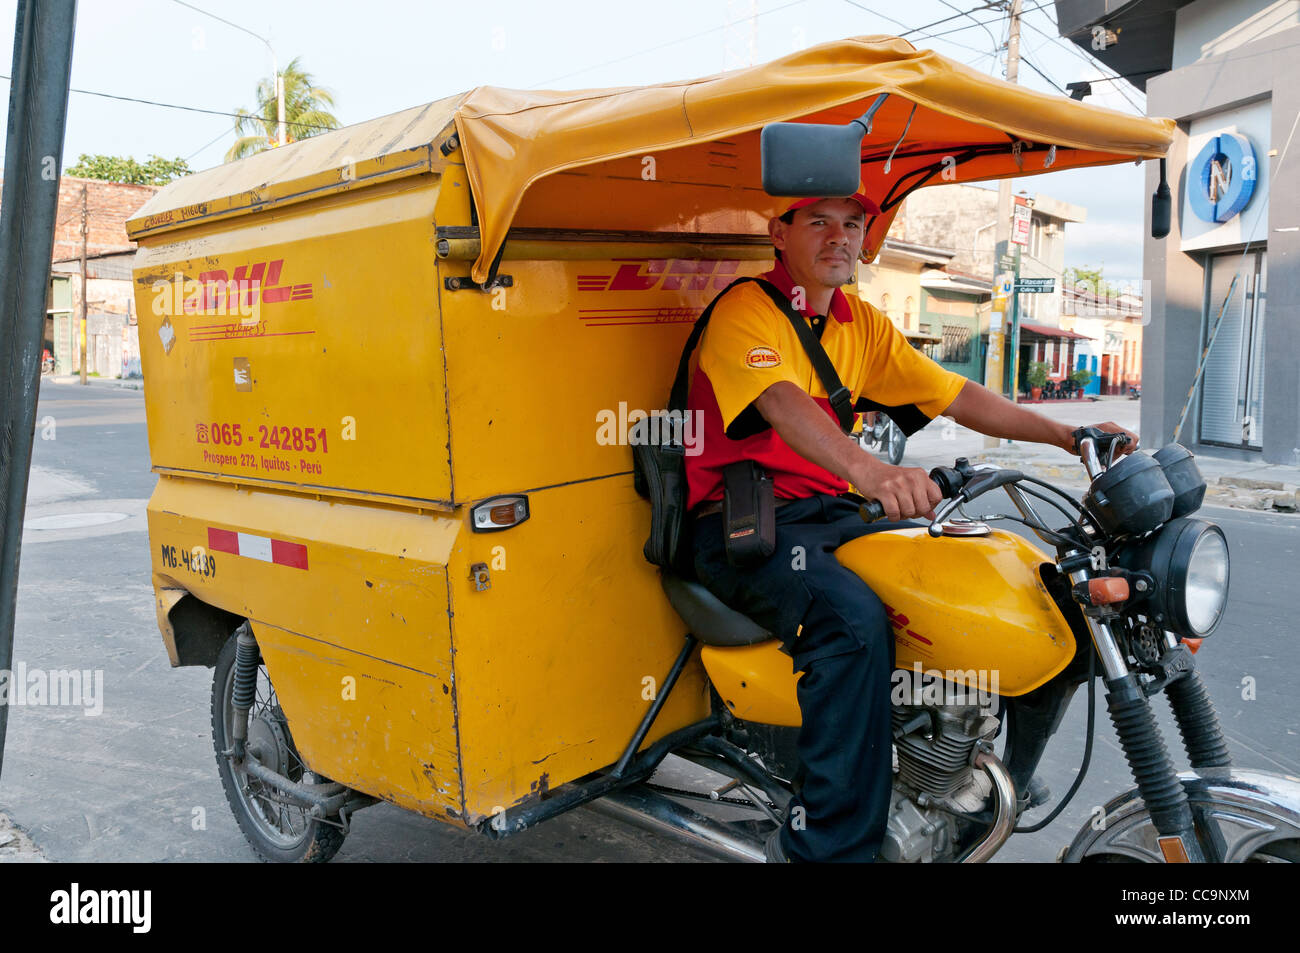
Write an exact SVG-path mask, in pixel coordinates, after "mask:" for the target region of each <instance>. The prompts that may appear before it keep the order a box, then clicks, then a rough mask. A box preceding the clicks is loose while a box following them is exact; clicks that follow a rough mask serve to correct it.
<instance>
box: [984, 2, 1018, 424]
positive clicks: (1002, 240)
mask: <svg viewBox="0 0 1300 953" xmlns="http://www.w3.org/2000/svg"><path fill="white" fill-rule="evenodd" d="M1020 4H1021V0H1011V30H1010V32H1009V34H1008V37H1007V82H1008V83H1015V82H1018V79H1019V76H1020ZM995 236H996V241H995V243H994V246H993V309H992V311H991V312H990V313H989V349H988V354H987V355H986V356H985V360H984V385H985V386H986V387H988V388H989V389H990V390H998V391H1002V392H1003V394H1006V390H1005V389H1004V387H1003V374H1004V371H1005V366H1006V344H1007V334H1008V333H1009V332H1011V331H1012V329H1011V327H1010V324H1009V319H1010V317H1011V302H1012V301H1013V300H1014V297H1013V296H1014V294H1015V284H1014V282H1015V276H1014V263H1013V262H1011V261H1010V256H1009V255H1008V250H1009V248H1010V245H1011V180H1010V179H1002V180H1001V181H1000V182H999V183H998V209H997V229H996V232H995ZM1011 358H1012V360H1011V362H1010V363H1011V364H1012V366H1014V365H1015V355H1011ZM1007 396H1009V397H1010V398H1011V400H1013V401H1014V400H1015V399H1016V382H1015V381H1014V380H1013V381H1012V382H1011V388H1010V394H1008V395H1007ZM998 443H999V440H998V438H996V437H986V438H985V440H984V445H985V446H986V447H996V446H997V445H998Z"/></svg>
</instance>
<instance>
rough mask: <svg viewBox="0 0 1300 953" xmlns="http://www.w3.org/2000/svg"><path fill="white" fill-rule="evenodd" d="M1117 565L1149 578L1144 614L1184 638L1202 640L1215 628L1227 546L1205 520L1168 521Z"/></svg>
mask: <svg viewBox="0 0 1300 953" xmlns="http://www.w3.org/2000/svg"><path fill="white" fill-rule="evenodd" d="M1118 562H1119V563H1120V565H1122V566H1124V567H1125V568H1126V569H1130V570H1134V571H1142V572H1147V573H1149V574H1150V575H1151V576H1152V578H1153V579H1154V580H1155V590H1154V591H1153V592H1152V594H1151V596H1150V598H1149V599H1148V601H1147V610H1146V611H1147V615H1148V616H1150V617H1151V618H1152V619H1153V620H1154V621H1155V622H1156V623H1157V624H1158V625H1159V626H1160V627H1161V628H1164V629H1169V630H1170V631H1172V632H1176V633H1178V634H1179V635H1181V636H1183V637H1184V638H1193V639H1203V638H1205V637H1206V636H1207V635H1209V634H1210V633H1211V632H1213V631H1214V630H1215V628H1217V627H1218V624H1219V620H1220V619H1221V618H1222V617H1223V608H1224V606H1225V605H1226V604H1227V601H1228V575H1229V572H1228V569H1229V564H1228V541H1227V539H1226V538H1225V537H1224V535H1223V530H1221V529H1219V527H1218V526H1216V525H1215V524H1213V523H1208V522H1206V521H1205V520H1198V519H1190V518H1188V517H1180V518H1178V519H1174V520H1170V521H1169V522H1168V523H1166V524H1165V525H1164V526H1163V527H1161V528H1160V531H1159V532H1158V533H1156V534H1154V535H1153V536H1152V537H1151V538H1150V539H1147V540H1145V541H1144V542H1143V543H1142V545H1140V546H1137V547H1135V548H1134V549H1132V550H1130V551H1128V552H1126V553H1125V554H1124V555H1123V556H1122V557H1121V558H1120V559H1119V560H1118Z"/></svg>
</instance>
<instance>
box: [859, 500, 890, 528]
mask: <svg viewBox="0 0 1300 953" xmlns="http://www.w3.org/2000/svg"><path fill="white" fill-rule="evenodd" d="M858 515H859V516H861V517H862V520H863V522H865V523H874V522H876V521H877V520H883V519H884V518H885V507H884V505H883V504H882V503H881V502H880V501H879V500H867V502H865V503H863V504H862V505H861V506H859V507H858Z"/></svg>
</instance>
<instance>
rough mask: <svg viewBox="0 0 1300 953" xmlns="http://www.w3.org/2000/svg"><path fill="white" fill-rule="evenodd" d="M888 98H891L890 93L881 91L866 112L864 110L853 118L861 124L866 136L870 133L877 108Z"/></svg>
mask: <svg viewBox="0 0 1300 953" xmlns="http://www.w3.org/2000/svg"><path fill="white" fill-rule="evenodd" d="M888 98H889V93H881V94H880V95H879V96H877V97H876V101H875V102H874V103H872V104H871V105H870V106H868V107H867V111H866V112H864V113H863V114H862V115H861V116H859V117H858V118H857V119H855V120H853V121H854V122H856V123H857V124H858V125H859V126H861V127H862V134H863V135H864V136H866V135H870V133H871V120H872V119H874V118H875V115H876V110H878V109H879V108H880V107H881V106H883V105H885V100H886V99H888Z"/></svg>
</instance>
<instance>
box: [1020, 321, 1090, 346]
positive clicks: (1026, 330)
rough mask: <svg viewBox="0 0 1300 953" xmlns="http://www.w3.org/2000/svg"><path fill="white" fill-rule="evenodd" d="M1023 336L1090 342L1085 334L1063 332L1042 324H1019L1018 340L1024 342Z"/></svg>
mask: <svg viewBox="0 0 1300 953" xmlns="http://www.w3.org/2000/svg"><path fill="white" fill-rule="evenodd" d="M1025 335H1037V336H1038V337H1043V338H1076V339H1078V340H1081V341H1091V340H1092V338H1090V337H1088V335H1086V334H1077V333H1076V332H1074V331H1065V330H1063V329H1061V328H1049V327H1047V326H1046V325H1044V324H1026V323H1024V322H1021V324H1020V340H1022V341H1023V340H1025Z"/></svg>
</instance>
